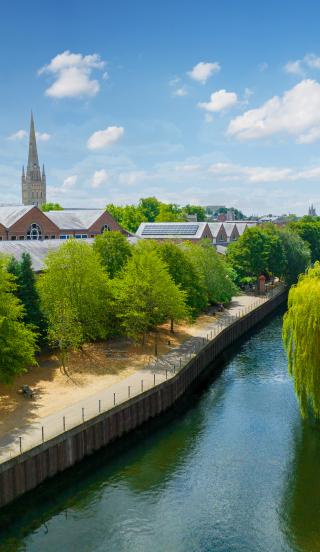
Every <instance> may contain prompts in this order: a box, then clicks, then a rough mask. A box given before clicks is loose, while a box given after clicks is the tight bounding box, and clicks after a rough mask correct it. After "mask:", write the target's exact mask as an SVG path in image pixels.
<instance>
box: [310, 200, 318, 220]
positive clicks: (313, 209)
mask: <svg viewBox="0 0 320 552" xmlns="http://www.w3.org/2000/svg"><path fill="white" fill-rule="evenodd" d="M308 215H309V216H310V217H316V216H317V213H316V209H315V207H314V206H313V203H311V205H310V207H309V209H308Z"/></svg>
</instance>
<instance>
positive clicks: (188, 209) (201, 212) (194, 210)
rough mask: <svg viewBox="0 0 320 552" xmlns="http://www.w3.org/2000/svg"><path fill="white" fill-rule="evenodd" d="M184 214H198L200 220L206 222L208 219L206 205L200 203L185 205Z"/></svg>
mask: <svg viewBox="0 0 320 552" xmlns="http://www.w3.org/2000/svg"><path fill="white" fill-rule="evenodd" d="M182 212H183V214H184V215H197V221H198V222H204V221H205V220H206V211H205V209H204V207H200V205H185V206H184V207H183V208H182Z"/></svg>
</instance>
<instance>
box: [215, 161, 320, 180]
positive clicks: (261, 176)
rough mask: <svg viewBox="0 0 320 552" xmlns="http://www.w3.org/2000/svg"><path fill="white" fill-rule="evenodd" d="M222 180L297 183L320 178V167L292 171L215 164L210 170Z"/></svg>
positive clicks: (277, 168)
mask: <svg viewBox="0 0 320 552" xmlns="http://www.w3.org/2000/svg"><path fill="white" fill-rule="evenodd" d="M208 171H209V172H210V173H213V174H214V175H215V176H216V177H217V178H221V179H222V180H228V181H231V180H245V181H247V182H251V183H267V182H296V181H300V180H313V179H315V180H316V179H318V178H319V177H320V167H312V168H311V169H302V170H298V169H292V168H289V167H259V166H258V167H250V166H242V165H236V164H233V163H214V164H213V165H211V166H210V167H209V169H208Z"/></svg>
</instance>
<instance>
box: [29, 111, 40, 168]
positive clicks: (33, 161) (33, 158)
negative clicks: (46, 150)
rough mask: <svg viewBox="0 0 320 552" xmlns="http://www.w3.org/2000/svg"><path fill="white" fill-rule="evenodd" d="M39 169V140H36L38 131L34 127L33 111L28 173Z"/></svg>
mask: <svg viewBox="0 0 320 552" xmlns="http://www.w3.org/2000/svg"><path fill="white" fill-rule="evenodd" d="M37 170H38V171H39V172H40V167H39V160H38V151H37V141H36V133H35V129H34V120H33V113H32V111H31V121H30V134H29V156H28V168H27V174H28V173H31V171H37Z"/></svg>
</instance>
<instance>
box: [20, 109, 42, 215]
mask: <svg viewBox="0 0 320 552" xmlns="http://www.w3.org/2000/svg"><path fill="white" fill-rule="evenodd" d="M21 185H22V203H23V205H37V206H38V207H41V205H42V204H43V203H46V175H45V172H44V165H43V168H42V174H41V171H40V166H39V160H38V151H37V142H36V133H35V129H34V120H33V114H32V112H31V122H30V134H29V155H28V166H27V172H26V173H25V172H24V167H22V177H21Z"/></svg>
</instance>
